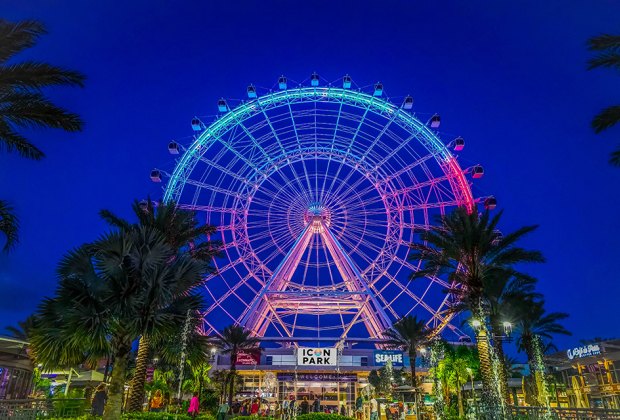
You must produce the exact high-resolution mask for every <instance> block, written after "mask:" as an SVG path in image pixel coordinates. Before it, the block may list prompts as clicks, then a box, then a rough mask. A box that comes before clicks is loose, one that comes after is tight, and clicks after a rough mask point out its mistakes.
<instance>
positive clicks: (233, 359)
mask: <svg viewBox="0 0 620 420" xmlns="http://www.w3.org/2000/svg"><path fill="white" fill-rule="evenodd" d="M236 375H237V352H231V353H230V388H229V389H228V406H229V407H232V400H233V395H234V394H235V376H236Z"/></svg>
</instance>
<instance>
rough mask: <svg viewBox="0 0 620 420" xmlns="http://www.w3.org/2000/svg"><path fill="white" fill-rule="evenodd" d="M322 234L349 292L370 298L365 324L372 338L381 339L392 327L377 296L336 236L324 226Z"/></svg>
mask: <svg viewBox="0 0 620 420" xmlns="http://www.w3.org/2000/svg"><path fill="white" fill-rule="evenodd" d="M320 233H321V236H322V237H323V240H324V241H325V244H326V245H327V249H328V250H329V252H330V254H331V255H332V257H333V258H334V261H335V263H336V267H337V268H338V271H340V275H341V276H342V278H343V279H344V281H345V284H346V286H347V288H348V289H349V291H352V292H353V291H355V292H363V293H364V294H365V295H367V296H368V302H367V304H365V305H363V306H362V309H361V311H363V312H365V315H366V316H365V317H364V318H363V319H364V323H365V324H366V328H367V329H368V332H369V333H370V334H371V335H372V336H374V337H376V338H379V337H381V336H382V335H383V332H384V331H385V330H387V329H388V328H390V327H391V326H392V323H391V322H390V318H389V317H388V316H387V314H386V313H385V311H384V310H383V308H382V307H381V305H380V304H379V301H378V299H377V296H375V294H374V293H373V291H372V290H371V289H370V288H369V287H368V283H367V282H366V281H365V280H364V279H363V278H362V275H361V273H360V271H359V270H358V269H357V267H356V266H355V264H354V263H353V261H352V260H351V258H350V257H349V256H348V255H347V253H346V252H345V251H344V249H343V247H342V245H341V244H340V242H339V241H338V239H337V238H336V236H335V235H334V234H333V233H332V232H331V230H329V228H328V227H327V226H324V228H323V229H322V230H321V231H320Z"/></svg>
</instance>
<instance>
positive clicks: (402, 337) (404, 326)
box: [383, 315, 430, 388]
mask: <svg viewBox="0 0 620 420" xmlns="http://www.w3.org/2000/svg"><path fill="white" fill-rule="evenodd" d="M383 335H384V336H385V337H386V342H385V345H386V346H387V347H390V348H397V349H401V350H402V351H404V352H407V353H408V355H409V365H410V366H411V386H412V387H413V388H416V387H417V386H418V382H417V378H416V374H415V359H416V354H417V351H418V348H419V347H420V346H424V345H426V343H427V342H428V339H429V336H430V330H429V329H428V327H427V326H426V323H425V322H424V321H423V320H418V318H417V316H412V315H407V316H405V317H403V318H401V319H400V320H398V321H397V322H396V323H395V324H394V325H393V326H392V327H391V328H390V329H388V330H386V331H385V332H384V333H383Z"/></svg>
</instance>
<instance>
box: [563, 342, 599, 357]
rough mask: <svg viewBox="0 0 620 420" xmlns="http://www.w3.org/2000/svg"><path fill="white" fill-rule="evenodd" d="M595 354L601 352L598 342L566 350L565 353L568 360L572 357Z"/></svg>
mask: <svg viewBox="0 0 620 420" xmlns="http://www.w3.org/2000/svg"><path fill="white" fill-rule="evenodd" d="M597 354H601V348H600V347H599V345H598V344H588V345H587V346H581V347H575V348H574V349H568V350H566V355H567V356H568V358H569V359H570V360H573V359H574V358H579V359H581V358H582V357H590V356H596V355H597Z"/></svg>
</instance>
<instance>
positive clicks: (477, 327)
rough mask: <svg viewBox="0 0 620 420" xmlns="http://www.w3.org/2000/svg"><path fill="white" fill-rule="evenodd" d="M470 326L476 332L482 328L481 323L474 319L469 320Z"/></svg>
mask: <svg viewBox="0 0 620 420" xmlns="http://www.w3.org/2000/svg"><path fill="white" fill-rule="evenodd" d="M471 326H472V328H473V329H474V330H475V331H476V332H478V331H480V328H482V322H481V321H480V320H479V319H476V318H474V319H472V320H471Z"/></svg>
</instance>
